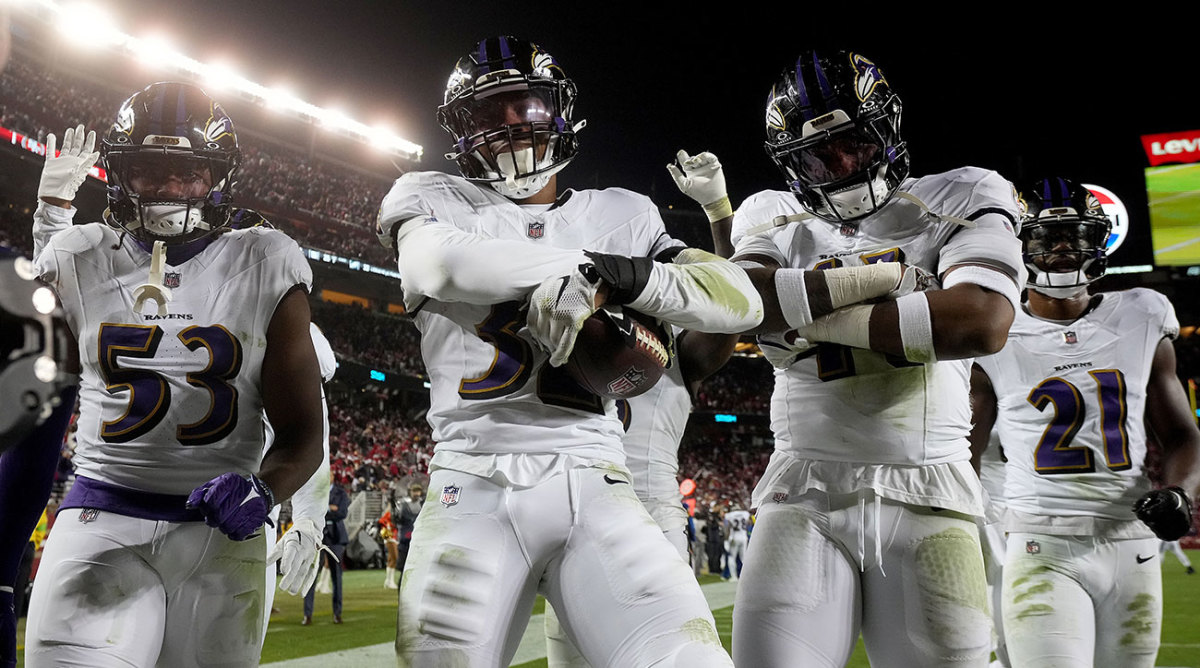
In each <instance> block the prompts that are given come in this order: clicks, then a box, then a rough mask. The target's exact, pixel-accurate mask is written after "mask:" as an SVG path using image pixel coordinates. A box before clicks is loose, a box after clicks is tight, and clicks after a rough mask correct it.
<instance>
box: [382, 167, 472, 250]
mask: <svg viewBox="0 0 1200 668" xmlns="http://www.w3.org/2000/svg"><path fill="white" fill-rule="evenodd" d="M464 188H466V189H470V190H468V191H467V192H469V193H471V194H472V195H474V194H475V193H474V192H471V191H479V190H480V188H479V187H478V186H476V185H475V184H473V183H471V182H470V181H467V180H465V179H463V178H461V177H457V176H452V175H450V174H446V173H443V172H408V173H407V174H403V175H401V176H400V178H398V179H396V181H395V183H393V184H392V189H391V190H389V191H388V194H387V195H385V196H384V198H383V202H382V203H381V204H380V205H379V215H378V217H377V218H376V221H375V234H376V235H377V236H378V237H379V243H381V244H383V246H384V247H386V248H391V247H392V246H393V245H394V243H393V240H394V239H395V238H396V230H397V226H398V225H400V224H403V223H405V222H407V221H409V220H412V219H413V218H417V217H419V216H433V215H435V214H434V209H433V205H432V204H431V203H430V202H429V201H428V194H429V193H430V192H431V191H435V190H455V189H464Z"/></svg>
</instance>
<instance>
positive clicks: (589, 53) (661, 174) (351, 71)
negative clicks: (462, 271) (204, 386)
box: [107, 0, 1200, 259]
mask: <svg viewBox="0 0 1200 668" xmlns="http://www.w3.org/2000/svg"><path fill="white" fill-rule="evenodd" d="M107 4H108V6H110V7H113V8H114V9H115V11H116V12H117V13H118V16H119V19H118V21H119V24H120V26H121V27H122V28H123V29H124V30H125V31H126V32H131V33H133V34H138V35H140V34H143V33H144V32H147V31H150V30H153V29H159V30H162V31H163V32H165V33H167V34H170V35H172V36H173V37H174V39H175V40H176V43H177V44H179V45H180V46H181V47H182V48H183V49H184V50H185V52H187V53H188V54H189V55H191V56H192V57H195V58H198V59H200V60H208V59H212V58H214V57H217V56H227V57H229V58H230V59H231V60H232V61H233V62H235V63H237V64H238V66H239V68H240V69H241V70H242V71H243V73H244V74H246V75H247V76H248V77H249V78H251V79H254V80H256V81H260V82H261V83H264V84H267V85H272V84H274V83H275V82H277V81H280V80H287V81H290V82H292V84H293V87H294V89H295V90H296V92H298V93H299V94H300V96H301V97H302V98H304V99H306V100H309V101H311V102H314V103H316V104H319V105H326V104H330V103H333V102H335V101H336V102H338V103H339V105H340V106H341V107H342V108H343V109H344V110H346V111H347V112H348V113H349V114H350V115H351V116H353V117H355V118H359V119H360V120H364V121H366V122H368V123H372V122H374V121H375V120H377V119H389V120H390V121H391V122H392V123H393V125H394V126H395V127H396V128H397V129H398V130H400V132H401V134H402V135H404V136H405V137H407V138H409V139H411V140H413V141H416V142H417V143H420V144H422V145H423V146H424V147H425V160H424V163H423V168H426V169H438V170H444V171H453V165H452V164H451V163H449V162H447V161H445V160H443V159H442V157H441V156H442V153H443V152H444V151H445V148H446V145H447V143H448V142H447V140H446V138H445V136H444V135H443V134H442V132H441V130H440V128H438V127H437V125H436V122H435V120H434V110H435V108H436V107H437V105H438V104H439V103H440V102H441V95H442V90H443V87H444V83H445V80H446V77H447V75H448V74H449V72H450V69H451V67H452V66H453V63H454V61H455V60H456V59H457V58H458V57H459V56H460V55H462V54H464V53H465V52H467V51H468V50H469V49H470V48H471V47H472V46H473V44H474V43H475V42H476V41H477V40H479V39H481V38H483V37H487V36H491V35H495V34H505V33H507V34H513V35H516V36H518V37H523V38H526V39H531V40H533V41H536V42H538V43H539V44H541V45H542V46H543V47H544V48H545V49H546V50H548V51H549V52H550V53H552V54H553V55H554V56H555V57H556V58H557V59H558V61H559V62H560V63H561V64H562V66H563V68H564V70H565V71H566V72H567V74H568V75H569V76H571V77H572V78H573V79H575V81H576V83H577V84H578V86H579V90H580V96H579V100H578V104H577V107H576V109H577V115H576V117H577V118H580V117H582V118H587V119H588V122H589V124H588V127H587V129H586V130H584V131H583V132H582V133H581V135H580V141H581V154H580V157H579V158H577V159H576V161H575V163H574V164H573V165H572V166H571V167H570V168H569V169H568V170H567V171H566V172H564V174H563V177H562V182H563V183H564V185H569V186H576V187H592V186H622V187H627V188H631V189H635V190H638V191H641V192H645V193H647V194H651V195H652V196H654V197H655V198H656V200H658V201H659V202H660V203H661V204H676V205H683V204H686V200H684V199H683V198H682V196H680V195H679V194H678V193H677V192H676V191H675V188H674V185H673V184H672V183H671V182H670V179H669V177H668V176H667V175H666V172H665V170H664V169H663V165H665V164H666V162H667V161H668V160H669V159H671V157H672V156H673V155H674V152H675V150H676V149H677V148H688V149H689V150H691V151H692V152H696V151H699V150H706V149H707V150H711V151H713V152H715V153H717V155H719V156H720V157H721V159H722V162H723V163H724V164H725V165H726V174H727V176H728V179H729V184H730V195H731V197H732V199H733V200H734V202H735V204H736V203H737V202H740V201H741V199H743V198H744V197H745V196H747V195H749V194H751V193H752V192H755V191H757V190H760V189H763V188H779V187H781V186H782V180H781V178H780V177H779V176H778V174H777V172H775V170H774V167H773V166H772V165H771V163H770V162H769V160H768V159H767V158H766V156H765V154H764V153H763V150H762V139H763V135H762V127H763V121H762V119H763V103H764V101H765V99H766V93H767V90H768V88H769V87H770V84H771V82H772V81H773V79H774V78H775V77H776V76H777V75H778V74H779V72H780V71H781V70H782V69H783V67H784V66H786V65H787V64H788V63H789V62H791V61H792V60H793V59H794V58H795V56H796V54H797V53H798V52H799V51H800V50H801V49H803V48H806V47H817V48H821V47H824V48H830V47H834V48H837V47H841V48H850V49H854V50H859V51H861V52H862V53H864V54H866V55H867V56H869V57H870V58H872V59H873V60H874V61H875V62H876V63H878V64H879V65H880V67H881V68H882V70H883V72H884V74H885V75H886V76H887V78H888V80H889V82H890V83H891V84H892V87H893V89H894V90H896V91H897V92H898V93H899V95H900V97H901V98H902V100H903V101H904V104H905V110H904V126H903V128H904V136H905V138H906V139H907V140H908V143H909V148H910V152H911V154H912V156H913V173H914V174H917V175H919V174H927V173H933V172H938V171H943V170H946V169H950V168H953V167H956V166H961V165H964V164H974V165H978V166H982V167H988V168H992V169H996V170H998V171H1000V172H1001V173H1002V174H1004V175H1005V176H1007V177H1008V178H1010V179H1012V180H1014V181H1023V180H1026V179H1028V178H1030V177H1033V176H1041V175H1045V174H1049V173H1059V174H1062V175H1065V176H1073V177H1075V178H1078V179H1080V180H1083V181H1089V182H1092V183H1099V184H1101V185H1104V186H1106V187H1108V188H1110V189H1112V190H1114V191H1115V192H1116V193H1117V194H1118V195H1119V196H1121V197H1122V198H1123V199H1124V200H1125V202H1126V205H1127V206H1128V207H1129V209H1130V213H1131V219H1132V223H1133V225H1134V229H1133V234H1131V237H1130V243H1131V245H1134V246H1136V245H1137V244H1136V243H1135V239H1136V238H1137V237H1139V236H1141V237H1147V236H1148V235H1146V234H1144V233H1143V234H1140V235H1139V234H1138V231H1139V228H1140V229H1145V226H1146V225H1147V221H1146V210H1145V206H1146V205H1145V185H1144V181H1143V176H1142V168H1143V165H1144V157H1143V156H1142V150H1141V144H1140V142H1139V139H1138V137H1139V135H1140V134H1143V133H1147V132H1159V131H1170V130H1186V129H1193V128H1195V127H1200V112H1198V111H1197V107H1198V106H1200V105H1198V104H1197V103H1200V92H1198V90H1197V84H1196V80H1195V70H1196V55H1195V50H1194V49H1193V48H1190V47H1186V46H1184V45H1183V44H1182V41H1183V39H1182V38H1176V37H1173V36H1172V35H1171V34H1170V31H1171V26H1173V25H1177V24H1182V23H1185V21H1184V18H1185V17H1183V16H1179V17H1176V18H1174V19H1172V18H1170V17H1166V16H1163V17H1159V18H1158V20H1157V21H1156V20H1150V19H1130V18H1128V17H1118V16H1107V17H1106V16H1103V15H1100V14H1097V13H1096V12H1089V13H1076V14H1068V13H1065V12H1061V13H1057V14H1056V15H1053V16H1051V15H1047V14H1045V13H1044V12H1042V11H1040V10H1038V9H1035V8H1018V7H1014V6H1012V5H1008V6H1005V7H1001V6H1000V5H995V4H992V3H963V4H962V5H961V8H960V9H958V10H955V12H954V13H951V14H946V13H941V12H939V13H937V14H931V13H929V12H928V11H927V10H923V9H922V8H921V7H920V6H918V5H916V4H911V3H892V4H891V5H890V6H891V7H892V10H891V11H890V12H885V11H883V10H880V9H878V6H877V5H874V4H870V3H863V4H859V3H852V2H839V3H835V6H836V7H838V8H839V9H840V11H839V12H834V11H832V10H829V11H822V12H818V13H815V14H814V13H813V10H812V8H811V7H808V6H809V5H813V6H815V5H816V3H790V4H785V3H771V4H769V5H767V4H766V3H762V4H760V3H743V4H744V5H745V6H747V7H749V6H753V7H754V9H745V10H734V9H733V7H736V5H734V4H728V5H726V8H725V10H723V11H721V12H711V13H709V14H708V15H705V16H695V15H688V14H689V12H696V11H698V10H697V9H695V8H696V7H699V3H694V4H693V5H692V7H693V9H680V10H678V12H676V13H671V12H668V11H666V10H665V9H658V10H653V11H652V12H651V13H647V10H646V7H648V6H651V5H653V4H654V3H648V2H644V3H641V4H640V5H638V4H622V3H611V2H591V3H587V4H574V3H565V4H564V3H540V4H521V3H502V2H488V3H477V2H470V3H468V2H451V1H449V0H443V1H442V2H438V3H428V2H426V3H414V2H396V1H392V2H383V1H375V2H315V1H313V0H295V1H293V2H288V3H281V2H246V1H245V0H242V1H240V2H230V1H227V0H206V1H205V2H194V1H190V2H181V1H177V0H110V1H109V2H108V3H107ZM1042 4H1043V5H1044V4H1048V3H1042ZM672 5H676V3H672ZM679 6H681V7H682V6H683V5H679ZM765 7H770V8H773V10H768V9H765ZM868 7H870V9H868ZM985 12H986V14H988V15H989V17H988V18H987V19H986V20H981V19H979V18H977V17H978V16H979V15H980V14H983V13H985ZM889 13H890V14H892V15H895V16H902V17H903V18H897V19H893V20H888V19H886V18H885V17H886V16H887V15H888V14H889ZM935 21H945V23H944V24H943V25H942V26H941V27H938V26H936V25H935V23H934V22H935ZM1145 245H1146V248H1147V249H1148V246H1149V241H1148V239H1146V241H1145ZM1130 252H1133V253H1136V250H1135V251H1130ZM1147 253H1148V250H1147ZM1129 259H1133V258H1129Z"/></svg>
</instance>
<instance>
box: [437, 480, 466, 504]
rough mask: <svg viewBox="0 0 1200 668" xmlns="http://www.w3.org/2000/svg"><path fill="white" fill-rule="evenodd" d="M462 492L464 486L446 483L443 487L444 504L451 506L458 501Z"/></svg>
mask: <svg viewBox="0 0 1200 668" xmlns="http://www.w3.org/2000/svg"><path fill="white" fill-rule="evenodd" d="M461 492H462V487H458V486H456V485H446V486H445V487H443V488H442V499H441V501H442V505H443V506H446V507H447V508H449V507H450V506H453V505H454V504H456V503H458V495H459V494H460V493H461Z"/></svg>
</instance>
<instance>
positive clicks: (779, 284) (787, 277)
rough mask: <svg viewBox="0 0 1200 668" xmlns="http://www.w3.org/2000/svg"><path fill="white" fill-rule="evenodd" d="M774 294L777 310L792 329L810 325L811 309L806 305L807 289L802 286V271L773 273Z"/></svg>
mask: <svg viewBox="0 0 1200 668" xmlns="http://www.w3.org/2000/svg"><path fill="white" fill-rule="evenodd" d="M775 294H777V295H779V309H780V310H781V311H783V319H784V320H786V321H787V324H788V326H789V327H791V328H792V329H800V328H802V327H808V326H809V325H811V324H812V321H813V317H812V308H811V307H810V306H809V304H808V287H807V286H806V285H805V284H804V270H803V269H777V270H776V271H775Z"/></svg>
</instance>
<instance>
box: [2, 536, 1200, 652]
mask: <svg viewBox="0 0 1200 668" xmlns="http://www.w3.org/2000/svg"><path fill="white" fill-rule="evenodd" d="M1189 556H1190V557H1191V559H1192V560H1193V561H1194V562H1197V563H1200V550H1190V551H1189ZM716 581H717V578H716V577H715V576H705V577H704V578H702V579H701V583H702V584H707V583H713V582H716ZM345 582H346V594H345V598H344V609H343V613H342V617H343V619H344V620H345V623H344V624H341V625H334V624H333V623H332V622H333V613H332V612H331V610H330V602H329V596H328V595H327V594H318V595H317V604H316V610H315V614H314V615H313V624H312V626H301V625H300V620H301V617H302V615H303V608H302V603H303V600H302V599H301V598H299V597H291V596H288V595H286V594H281V595H280V596H279V597H278V598H276V599H275V600H276V607H277V608H279V610H280V612H278V613H277V614H275V615H273V616H272V617H271V626H270V629H269V631H268V632H267V642H266V645H265V646H264V648H263V657H262V658H263V663H271V662H277V661H285V660H288V659H298V658H302V657H315V656H316V655H320V654H325V653H329V652H334V651H337V650H350V649H353V648H360V647H368V646H372V645H375V646H379V645H382V644H389V645H390V643H391V642H392V639H393V638H394V637H395V628H396V591H395V590H392V589H384V588H383V587H382V586H381V584H382V582H383V573H382V571H350V572H348V573H346V581H345ZM1163 592H1164V597H1165V600H1164V611H1165V612H1164V620H1163V637H1162V648H1161V649H1160V651H1159V654H1158V665H1159V666H1173V667H1174V666H1187V667H1190V668H1200V574H1197V575H1190V576H1189V575H1186V574H1185V573H1184V570H1183V567H1182V566H1180V565H1179V563H1178V562H1177V561H1175V559H1174V557H1171V556H1168V557H1166V566H1165V567H1164V569H1163ZM543 606H544V604H543V603H542V601H541V600H540V599H539V601H538V603H537V605H536V606H535V609H534V614H541V613H542V609H543ZM732 613H733V608H732V607H723V608H720V609H717V610H714V611H713V614H714V616H715V617H716V621H717V630H718V631H719V632H720V634H721V640H722V642H724V644H725V647H726V648H727V649H728V647H729V643H730V632H731V630H732V621H731V616H732ZM537 619H538V620H540V619H541V618H540V617H539V618H537ZM24 621H25V620H24V619H22V620H21V624H20V627H19V633H21V634H22V635H23V632H24V628H25V625H24ZM539 623H540V621H539ZM389 653H390V649H387V648H379V647H376V652H375V654H374V655H372V656H373V657H374V658H373V659H364V660H356V661H354V662H353V663H350V662H349V661H348V660H346V659H344V658H333V657H330V658H328V659H325V660H322V661H321V662H320V664H319V665H324V666H331V667H335V668H337V667H340V666H353V668H369V667H370V666H375V665H383V666H394V665H395V663H394V661H391V660H388V659H387V658H381V657H386V656H387V655H388V654H389ZM17 665H18V666H20V665H22V664H21V662H18V663H17ZM518 665H519V666H520V668H537V667H542V666H545V665H546V661H545V659H539V660H535V661H529V662H525V663H521V664H518ZM869 665H870V664H869V663H868V662H867V657H866V652H865V651H864V650H863V648H862V643H861V641H860V643H859V647H858V649H857V650H856V651H855V653H854V656H853V657H852V658H851V660H850V663H849V666H852V667H854V668H866V666H869Z"/></svg>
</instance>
